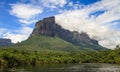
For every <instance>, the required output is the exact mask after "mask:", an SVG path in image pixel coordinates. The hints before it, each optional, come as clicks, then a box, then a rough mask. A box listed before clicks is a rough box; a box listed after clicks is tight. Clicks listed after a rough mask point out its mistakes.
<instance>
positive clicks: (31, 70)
mask: <svg viewBox="0 0 120 72" xmlns="http://www.w3.org/2000/svg"><path fill="white" fill-rule="evenodd" d="M0 72H120V65H113V64H101V63H84V64H57V65H53V64H52V65H39V66H26V67H16V68H7V69H6V68H2V69H1V70H0Z"/></svg>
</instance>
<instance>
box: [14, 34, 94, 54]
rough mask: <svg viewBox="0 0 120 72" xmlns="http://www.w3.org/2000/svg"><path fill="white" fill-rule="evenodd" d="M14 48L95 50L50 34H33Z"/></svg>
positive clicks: (73, 50)
mask: <svg viewBox="0 0 120 72" xmlns="http://www.w3.org/2000/svg"><path fill="white" fill-rule="evenodd" d="M12 48H15V49H16V48H17V49H19V50H27V51H41V52H53V51H56V52H57V51H61V52H84V51H95V50H93V49H89V48H83V47H80V46H75V45H73V44H71V43H69V42H67V41H64V40H62V39H60V38H59V37H49V36H41V35H40V36H32V37H30V38H28V39H27V40H26V41H23V42H21V43H17V44H16V45H15V46H13V47H12Z"/></svg>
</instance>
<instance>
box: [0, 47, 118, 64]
mask: <svg viewBox="0 0 120 72" xmlns="http://www.w3.org/2000/svg"><path fill="white" fill-rule="evenodd" d="M62 63H64V64H67V63H114V64H120V49H119V48H117V49H116V50H106V51H99V52H88V53H84V52H82V53H80V52H76V53H67V52H66V53H65V52H47V51H46V52H39V51H22V50H17V49H12V48H10V49H2V50H0V65H1V66H19V65H21V66H24V65H38V64H62Z"/></svg>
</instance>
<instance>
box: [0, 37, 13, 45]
mask: <svg viewBox="0 0 120 72" xmlns="http://www.w3.org/2000/svg"><path fill="white" fill-rule="evenodd" d="M10 45H12V42H11V40H10V39H3V38H1V39H0V46H10Z"/></svg>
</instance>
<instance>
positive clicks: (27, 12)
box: [9, 3, 43, 25]
mask: <svg viewBox="0 0 120 72" xmlns="http://www.w3.org/2000/svg"><path fill="white" fill-rule="evenodd" d="M11 8H12V9H11V10H10V11H9V12H10V14H11V15H13V16H16V17H17V18H18V19H19V20H18V21H19V22H21V23H22V24H23V23H24V24H27V25H28V24H32V23H33V22H34V21H35V20H32V19H33V18H34V17H35V16H37V15H39V14H41V13H42V12H43V10H42V8H41V7H39V6H34V5H32V4H22V3H18V4H12V5H11Z"/></svg>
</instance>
